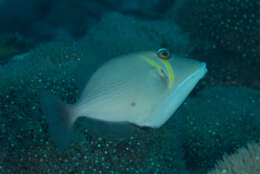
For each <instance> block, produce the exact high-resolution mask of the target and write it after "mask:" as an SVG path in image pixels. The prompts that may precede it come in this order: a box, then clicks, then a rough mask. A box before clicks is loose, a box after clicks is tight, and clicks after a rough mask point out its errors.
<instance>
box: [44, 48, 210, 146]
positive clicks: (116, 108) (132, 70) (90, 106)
mask: <svg viewBox="0 0 260 174" xmlns="http://www.w3.org/2000/svg"><path fill="white" fill-rule="evenodd" d="M206 72H207V68H206V63H204V62H199V61H197V60H192V59H187V58H180V57H178V56H175V55H171V54H170V52H169V50H167V49H165V48H161V49H159V50H158V51H147V52H138V53H133V54H128V55H123V56H119V57H117V58H113V59H111V60H109V61H108V62H106V63H104V64H103V65H102V66H100V67H99V68H98V69H97V70H96V71H95V72H94V73H93V75H92V76H91V77H90V79H89V80H88V82H86V84H85V86H84V88H83V89H82V92H81V95H80V97H79V99H78V101H77V102H76V103H75V104H72V105H69V104H65V103H63V102H62V101H60V100H59V99H57V98H56V97H54V96H50V95H46V94H44V95H43V97H42V99H41V103H42V110H43V112H44V116H45V117H46V119H47V122H48V124H49V132H50V135H51V137H52V138H53V140H54V141H55V142H56V143H57V144H58V145H59V146H60V147H63V148H65V147H67V146H68V145H69V144H70V141H71V136H72V127H73V124H74V123H75V121H76V120H77V119H78V118H79V117H84V118H86V119H87V120H86V124H87V128H88V129H89V130H90V132H93V133H97V132H99V135H104V136H106V135H108V136H113V135H114V136H118V135H120V136H125V135H126V134H128V133H129V132H131V131H132V130H133V129H136V128H144V127H148V128H159V127H161V126H162V125H163V124H164V123H165V122H166V121H167V120H168V119H169V118H170V117H171V116H172V115H173V113H174V112H175V111H176V110H177V108H178V107H179V106H180V105H181V104H182V103H183V101H184V100H185V98H186V97H187V96H188V95H189V93H190V92H191V90H192V89H193V88H194V87H195V85H196V84H197V83H198V81H199V80H200V79H201V78H202V77H203V76H204V75H205V74H206Z"/></svg>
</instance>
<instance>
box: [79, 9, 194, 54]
mask: <svg viewBox="0 0 260 174" xmlns="http://www.w3.org/2000/svg"><path fill="white" fill-rule="evenodd" d="M104 28H106V29H105V30H104ZM83 40H85V42H87V43H88V45H90V47H92V48H93V49H95V52H96V53H98V54H99V57H101V58H107V57H114V56H118V55H122V54H126V53H131V52H135V51H144V50H155V49H158V48H160V47H167V48H169V49H170V50H171V51H172V52H173V54H177V55H186V54H188V53H189V52H190V51H191V48H190V45H189V36H188V35H187V34H186V33H183V32H182V31H181V30H180V28H179V27H178V25H176V24H174V23H170V22H169V21H166V20H155V21H145V20H140V19H136V18H134V17H129V16H126V15H122V14H120V13H115V12H114V13H109V14H107V15H105V16H103V18H102V19H101V21H100V22H99V23H98V24H97V25H95V26H93V27H92V28H91V29H90V30H89V32H88V34H87V35H86V37H85V38H83ZM111 45H112V46H111ZM101 50H102V51H101Z"/></svg>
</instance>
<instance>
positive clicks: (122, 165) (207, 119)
mask: <svg viewBox="0 0 260 174" xmlns="http://www.w3.org/2000/svg"><path fill="white" fill-rule="evenodd" d="M133 2H134V1H133ZM145 2H146V1H143V4H149V3H145ZM176 2H177V1H176ZM246 2H247V1H246V0H241V2H240V3H237V2H236V1H227V2H224V1H223V2H222V1H215V0H211V1H202V0H200V1H188V0H186V1H183V2H181V1H180V2H178V3H177V4H176V6H173V7H172V8H169V9H168V10H167V11H166V12H165V14H164V17H163V18H162V19H161V18H160V19H158V18H155V16H158V14H157V13H158V11H156V10H155V11H154V12H156V13H151V10H149V9H151V8H157V6H158V5H154V4H156V3H157V1H154V4H152V3H151V5H154V6H153V7H149V8H148V7H147V8H141V12H140V9H139V11H138V8H137V7H138V6H137V5H135V4H134V3H133V4H132V5H133V6H131V8H130V7H129V6H124V3H125V2H124V1H123V0H122V1H120V3H118V4H117V6H116V5H112V4H113V3H114V1H107V3H104V4H106V5H105V7H104V8H102V9H103V13H105V15H103V16H102V15H100V20H98V21H96V22H94V23H93V26H91V27H89V29H88V32H87V34H86V33H85V35H84V36H82V37H81V38H80V39H77V40H75V39H73V38H72V36H71V35H69V36H68V32H67V31H66V30H68V28H70V27H68V26H67V27H65V29H66V30H65V31H66V32H61V33H60V32H55V33H56V37H55V39H54V40H51V41H48V42H45V43H42V42H36V45H34V46H32V45H33V44H32V42H33V41H32V42H31V41H28V40H29V39H28V40H26V38H27V37H26V36H25V38H24V40H25V42H23V44H24V45H23V44H21V41H20V40H19V39H18V41H17V36H16V37H15V38H16V39H9V38H8V39H6V40H8V41H9V42H1V43H3V44H2V45H1V44H0V47H1V48H0V57H1V54H2V57H4V58H3V59H4V61H3V62H2V63H1V65H0V89H1V91H0V142H1V148H0V173H3V174H13V173H19V174H20V173H21V174H35V173H41V174H59V173H61V174H63V173H64V174H74V173H75V174H84V173H85V174H88V173H102V174H103V173H104V174H106V173H108V174H113V173H114V174H116V173H118V174H124V173H139V174H143V173H144V174H151V173H158V174H175V173H176V174H205V173H207V172H208V171H210V170H211V169H212V168H214V166H215V165H216V163H217V161H218V160H221V159H222V156H223V155H224V154H231V153H233V152H234V151H235V150H237V149H239V148H240V147H245V146H246V145H247V144H248V143H253V142H259V141H260V126H259V125H260V108H259V106H260V91H259V89H260V74H259V71H260V62H259V59H258V58H259V45H258V44H259V37H257V36H258V35H259V31H257V28H256V27H255V26H257V25H258V24H259V21H258V20H257V19H256V16H257V12H256V11H254V10H255V7H257V6H258V5H259V3H257V2H256V1H250V2H247V3H246ZM93 4H95V3H93ZM0 5H1V2H0ZM199 5H200V6H199ZM111 6H113V7H116V8H114V10H116V11H117V12H109V13H108V12H107V10H106V9H107V8H108V7H111ZM56 7H57V6H56ZM65 7H66V8H68V7H69V5H68V4H67V5H65ZM65 7H64V9H66V8H65ZM123 7H124V8H123ZM177 7H178V8H177ZM191 7H193V8H191ZM199 7H201V8H199ZM202 7H207V8H202ZM129 8H130V10H129ZM54 9H55V8H54ZM187 9H189V10H187ZM205 9H207V10H205ZM54 11H55V10H54ZM1 12H2V13H3V11H1ZM184 12H185V13H184ZM217 12H219V13H217ZM53 13H54V12H53ZM53 13H50V14H52V15H54V14H55V13H54V14H53ZM231 14H232V15H231ZM244 15H246V17H245V16H244ZM54 16H57V15H54ZM140 16H146V17H145V18H141V17H140ZM178 16H179V17H178ZM180 16H181V17H182V18H181V17H180ZM147 18H149V19H147ZM176 18H177V19H176ZM181 19H182V20H181ZM49 21H51V20H48V22H49ZM173 21H174V22H173ZM250 21H251V22H250ZM222 22H223V24H222ZM43 23H44V24H46V23H47V22H43ZM246 24H247V25H246ZM35 25H36V24H35ZM35 25H34V27H35ZM37 25H40V24H39V23H38V24H37ZM40 26H42V24H41V25H40ZM48 26H49V23H48ZM84 27H86V28H88V25H84V26H83V28H84ZM31 31H35V28H34V30H33V29H31ZM55 31H56V30H55ZM73 31H74V30H73ZM57 33H59V34H57ZM72 33H73V32H72ZM45 34H46V33H44V35H45ZM49 34H50V33H48V35H49ZM52 34H53V33H52ZM77 37H78V35H77ZM4 38H6V37H4ZM11 38H12V37H11ZM200 38H203V39H200ZM238 38H239V39H238ZM10 40H11V41H10ZM14 43H15V44H14ZM257 43H258V44H257ZM8 45H13V46H12V47H11V48H10V47H8ZM160 47H167V48H169V49H170V50H171V51H172V52H173V53H174V54H177V55H180V56H184V57H192V58H194V59H198V60H201V61H205V62H207V67H208V69H209V72H208V74H207V75H206V77H205V78H204V79H202V80H201V81H200V83H199V84H198V86H197V87H196V88H195V90H194V91H193V92H192V93H191V95H190V96H189V97H188V98H187V100H185V102H184V104H183V105H182V106H181V107H180V108H179V109H178V111H177V112H176V113H175V114H174V116H173V117H172V118H171V119H170V120H169V121H168V122H167V123H166V124H165V125H164V126H163V127H162V128H160V129H157V130H138V131H137V132H136V133H135V134H134V135H133V136H131V137H129V138H127V139H123V140H109V139H104V138H103V137H95V136H93V135H91V134H90V133H89V131H88V128H87V127H86V126H84V119H81V120H80V121H77V122H76V124H75V125H74V133H73V143H72V144H71V145H70V147H69V148H68V149H66V150H65V151H64V150H61V149H59V148H58V147H57V146H56V145H55V144H54V143H53V141H52V140H51V139H50V137H49V134H48V125H47V122H46V120H45V119H44V118H43V112H42V110H41V108H40V104H39V103H40V99H39V95H40V92H41V91H42V90H47V91H49V92H50V93H52V94H54V95H57V96H59V97H60V98H61V99H62V100H64V101H66V102H67V103H74V102H75V101H77V98H78V93H79V87H78V79H77V73H76V70H77V68H78V66H79V65H80V64H81V63H82V62H84V63H86V62H87V64H86V67H88V63H89V62H98V61H101V62H103V61H106V60H108V59H110V58H112V57H115V56H118V55H122V54H126V53H130V52H135V51H140V50H154V49H157V48H160ZM14 48H15V49H14ZM12 50H15V52H14V51H12ZM17 50H18V51H17ZM20 50H21V51H20ZM28 50H29V51H28ZM7 53H8V54H7ZM21 53H22V54H21ZM16 54H17V55H16ZM9 55H11V56H9ZM14 55H16V56H14ZM8 56H9V58H8ZM85 60H87V61H85ZM88 68H90V70H91V67H88ZM259 161H260V160H259ZM259 165H260V164H259Z"/></svg>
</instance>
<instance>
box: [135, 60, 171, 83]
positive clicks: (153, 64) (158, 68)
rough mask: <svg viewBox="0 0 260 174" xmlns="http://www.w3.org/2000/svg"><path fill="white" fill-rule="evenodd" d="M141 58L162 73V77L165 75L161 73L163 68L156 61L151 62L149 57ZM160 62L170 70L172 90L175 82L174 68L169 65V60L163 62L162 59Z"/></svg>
mask: <svg viewBox="0 0 260 174" xmlns="http://www.w3.org/2000/svg"><path fill="white" fill-rule="evenodd" d="M140 58H142V59H144V60H145V61H146V62H148V63H149V64H151V65H152V66H153V67H155V68H156V69H157V70H158V72H159V73H160V75H161V76H164V75H165V74H164V73H163V72H162V71H161V67H160V66H159V65H158V64H157V63H156V62H155V61H153V60H151V59H149V58H148V57H145V56H140ZM158 59H159V58H158ZM160 60H161V61H162V62H163V64H164V65H165V67H166V68H167V70H168V74H169V88H171V87H172V85H173V80H174V75H173V70H172V67H171V65H170V64H169V62H168V61H167V60H163V59H160Z"/></svg>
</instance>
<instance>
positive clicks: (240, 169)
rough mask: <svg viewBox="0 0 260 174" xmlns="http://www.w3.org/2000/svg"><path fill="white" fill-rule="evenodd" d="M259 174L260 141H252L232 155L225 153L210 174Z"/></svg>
mask: <svg viewBox="0 0 260 174" xmlns="http://www.w3.org/2000/svg"><path fill="white" fill-rule="evenodd" d="M245 173H248V174H259V173H260V143H251V144H248V145H247V147H246V148H245V147H242V148H239V149H238V150H237V152H235V153H233V154H231V155H229V156H228V155H225V156H224V157H223V160H222V161H219V162H218V163H217V165H216V168H215V169H213V170H212V171H210V172H208V174H245Z"/></svg>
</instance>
